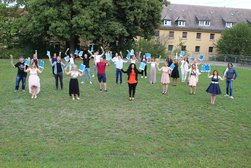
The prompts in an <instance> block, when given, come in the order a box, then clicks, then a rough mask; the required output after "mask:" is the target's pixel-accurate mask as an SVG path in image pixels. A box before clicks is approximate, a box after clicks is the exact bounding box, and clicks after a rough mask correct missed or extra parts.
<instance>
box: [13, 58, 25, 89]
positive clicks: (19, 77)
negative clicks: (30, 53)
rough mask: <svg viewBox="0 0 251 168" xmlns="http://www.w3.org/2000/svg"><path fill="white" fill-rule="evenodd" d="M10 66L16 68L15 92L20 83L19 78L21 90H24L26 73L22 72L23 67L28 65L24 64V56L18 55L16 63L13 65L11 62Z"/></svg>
mask: <svg viewBox="0 0 251 168" xmlns="http://www.w3.org/2000/svg"><path fill="white" fill-rule="evenodd" d="M12 66H13V67H14V68H18V71H17V77H16V87H15V92H17V91H18V89H19V83H20V81H21V80H22V90H23V92H25V85H26V77H27V73H26V72H24V67H25V66H26V68H28V66H27V65H25V64H24V58H23V57H19V61H18V63H16V64H15V65H14V64H13V65H12Z"/></svg>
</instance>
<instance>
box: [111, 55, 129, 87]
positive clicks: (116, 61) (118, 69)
mask: <svg viewBox="0 0 251 168" xmlns="http://www.w3.org/2000/svg"><path fill="white" fill-rule="evenodd" d="M112 61H113V62H114V64H115V67H116V84H118V82H119V81H120V84H122V71H121V69H123V64H124V63H126V62H127V61H124V60H123V59H122V58H121V55H118V56H117V59H113V60H112Z"/></svg>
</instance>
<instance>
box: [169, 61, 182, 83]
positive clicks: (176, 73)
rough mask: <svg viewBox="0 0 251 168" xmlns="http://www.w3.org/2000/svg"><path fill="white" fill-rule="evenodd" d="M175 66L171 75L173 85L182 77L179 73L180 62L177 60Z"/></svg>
mask: <svg viewBox="0 0 251 168" xmlns="http://www.w3.org/2000/svg"><path fill="white" fill-rule="evenodd" d="M174 66H175V67H174V68H173V70H172V73H171V77H172V78H173V86H177V84H178V78H179V77H180V75H179V64H178V62H177V61H176V62H175V63H174Z"/></svg>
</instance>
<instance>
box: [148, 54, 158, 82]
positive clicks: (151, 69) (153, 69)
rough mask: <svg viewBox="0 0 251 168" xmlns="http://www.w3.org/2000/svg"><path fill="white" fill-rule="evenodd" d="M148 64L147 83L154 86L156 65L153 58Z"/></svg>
mask: <svg viewBox="0 0 251 168" xmlns="http://www.w3.org/2000/svg"><path fill="white" fill-rule="evenodd" d="M149 64H150V65H151V67H150V78H149V81H150V83H151V84H155V83H156V65H157V62H156V61H155V58H151V61H150V62H149Z"/></svg>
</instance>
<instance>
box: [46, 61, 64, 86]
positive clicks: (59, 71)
mask: <svg viewBox="0 0 251 168" xmlns="http://www.w3.org/2000/svg"><path fill="white" fill-rule="evenodd" d="M49 61H50V63H51V66H52V67H53V69H54V71H53V74H54V77H55V81H56V89H57V90H58V80H59V82H60V87H61V90H63V75H64V68H66V66H67V64H68V63H67V64H64V63H63V62H62V59H61V57H60V56H57V60H56V61H54V62H53V60H52V59H51V58H49Z"/></svg>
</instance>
